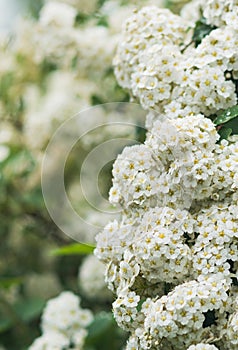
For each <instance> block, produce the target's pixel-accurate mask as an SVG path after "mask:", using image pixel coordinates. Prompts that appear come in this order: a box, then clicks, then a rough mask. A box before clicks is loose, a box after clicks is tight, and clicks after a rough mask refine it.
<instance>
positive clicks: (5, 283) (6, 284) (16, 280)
mask: <svg viewBox="0 0 238 350" xmlns="http://www.w3.org/2000/svg"><path fill="white" fill-rule="evenodd" d="M22 281H23V278H21V277H1V278H0V288H5V289H8V288H10V287H11V286H14V285H19V284H21V283H22Z"/></svg>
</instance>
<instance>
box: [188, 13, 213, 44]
mask: <svg viewBox="0 0 238 350" xmlns="http://www.w3.org/2000/svg"><path fill="white" fill-rule="evenodd" d="M215 28H216V27H214V26H211V25H209V24H206V21H205V19H204V18H201V19H200V20H199V21H197V22H196V25H195V28H194V32H193V36H192V41H193V42H194V43H195V47H197V46H198V45H199V44H200V43H201V41H202V39H203V38H205V37H206V36H207V35H208V34H210V32H211V31H212V30H213V29H215Z"/></svg>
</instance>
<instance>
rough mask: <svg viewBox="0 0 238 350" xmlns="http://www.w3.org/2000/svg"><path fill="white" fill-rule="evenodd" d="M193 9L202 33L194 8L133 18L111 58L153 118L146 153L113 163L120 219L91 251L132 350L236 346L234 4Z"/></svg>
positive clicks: (138, 150) (139, 148)
mask: <svg viewBox="0 0 238 350" xmlns="http://www.w3.org/2000/svg"><path fill="white" fill-rule="evenodd" d="M193 3H194V4H195V3H196V6H197V8H198V9H200V15H201V16H202V17H201V18H200V19H199V18H195V21H194V22H192V20H193V18H192V16H190V15H189V13H187V14H186V10H187V11H188V10H189V8H191V6H192V5H191V4H189V5H186V6H185V8H184V9H183V10H182V16H177V15H174V14H172V13H171V12H169V11H168V10H166V9H159V8H157V7H145V8H143V9H142V10H140V11H138V12H136V13H135V14H133V15H132V16H131V17H130V18H129V19H128V20H127V21H126V22H125V24H124V27H123V37H122V39H121V40H120V43H119V46H118V49H117V54H116V57H115V59H114V65H115V73H116V77H117V80H118V82H119V84H120V85H121V86H122V87H124V88H126V89H128V90H129V91H130V94H131V95H132V96H133V99H138V100H139V101H140V103H141V105H142V106H143V108H144V109H146V110H148V116H147V119H146V125H147V129H148V130H147V135H146V140H145V142H144V144H140V145H136V146H132V147H127V148H125V149H124V150H123V152H122V153H121V154H120V155H119V156H118V157H117V160H116V161H115V163H114V166H113V186H112V188H111V190H110V201H111V203H113V204H119V205H120V206H121V210H122V211H121V218H120V220H118V221H117V220H114V221H112V222H110V223H108V225H106V227H105V228H104V229H103V230H102V232H100V233H99V234H98V236H97V247H96V250H95V254H96V256H97V257H98V258H99V259H100V260H101V261H102V262H104V263H105V264H106V269H107V270H106V281H107V283H108V286H109V288H110V289H111V290H112V291H113V292H114V293H115V294H116V296H117V298H116V300H115V301H114V303H113V312H114V316H115V319H116V321H117V323H118V325H119V326H120V327H121V328H123V329H125V330H126V331H129V332H130V334H131V336H130V338H129V340H128V342H127V346H126V349H127V350H132V349H133V350H135V349H171V350H175V349H176V350H179V349H181V350H184V349H187V350H196V349H204V350H209V349H211V350H212V349H213V350H216V349H219V350H223V349H229V350H230V349H236V348H237V345H238V338H237V310H238V309H237V301H238V294H237V285H238V280H237V278H238V270H237V267H238V226H237V224H238V203H237V178H238V163H237V161H238V141H237V134H238V129H237V122H238V107H237V62H238V56H237V50H236V47H237V43H238V33H237V23H238V22H237V11H238V3H237V2H236V1H225V0H216V1H214V0H211V1H203V0H200V1H194V2H193ZM190 5H191V6H190ZM189 6H190V7H189Z"/></svg>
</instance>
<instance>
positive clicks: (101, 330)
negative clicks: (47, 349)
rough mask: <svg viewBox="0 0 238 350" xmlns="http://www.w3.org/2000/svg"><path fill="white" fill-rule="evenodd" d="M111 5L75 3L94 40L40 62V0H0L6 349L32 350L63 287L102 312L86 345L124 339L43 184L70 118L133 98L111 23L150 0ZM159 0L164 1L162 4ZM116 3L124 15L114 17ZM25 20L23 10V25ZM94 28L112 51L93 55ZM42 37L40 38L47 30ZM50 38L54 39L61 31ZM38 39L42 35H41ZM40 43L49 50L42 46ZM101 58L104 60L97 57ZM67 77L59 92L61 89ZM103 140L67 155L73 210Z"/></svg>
mask: <svg viewBox="0 0 238 350" xmlns="http://www.w3.org/2000/svg"><path fill="white" fill-rule="evenodd" d="M79 2H80V0H79ZM106 2H107V1H105V0H98V1H96V2H95V1H94V3H96V5H95V6H94V8H93V10H92V11H91V12H88V11H85V12H84V11H81V10H82V9H81V10H78V12H77V16H76V19H75V24H74V28H79V30H82V38H84V37H85V40H87V35H89V36H90V35H91V36H92V37H89V38H88V40H89V43H88V44H87V42H86V44H84V45H85V48H84V51H83V52H79V53H78V52H76V53H75V54H73V55H72V57H70V58H69V60H68V61H67V62H66V64H65V62H64V61H63V57H64V55H66V52H64V51H63V52H62V57H61V56H60V59H59V57H56V58H55V57H54V55H52V56H46V58H44V55H42V57H43V58H40V59H39V60H34V58H33V54H34V53H37V50H35V51H34V50H32V51H33V54H32V52H31V49H34V47H32V45H33V42H31V41H30V40H31V39H34V38H33V36H31V30H32V32H33V33H34V31H35V30H36V31H37V30H38V27H37V26H38V24H37V21H38V17H39V11H40V9H41V7H42V5H43V3H42V1H40V0H37V1H35V0H11V1H10V0H8V1H5V0H1V3H0V10H1V11H0V13H1V14H0V30H1V32H0V51H1V63H0V123H1V125H0V242H1V243H0V257H1V258H0V346H2V347H3V348H4V349H7V350H24V349H27V348H28V347H29V345H30V344H31V343H32V341H33V340H34V339H35V338H36V337H37V336H39V335H40V327H39V325H40V315H41V313H42V310H43V308H44V305H45V302H46V301H47V300H48V299H49V298H52V297H54V296H56V295H58V294H59V293H60V292H61V291H62V290H71V291H73V292H75V293H80V294H82V296H83V298H82V305H83V306H84V307H87V308H90V309H91V310H92V311H93V312H94V314H95V315H96V316H95V320H94V322H93V324H92V325H91V326H90V327H89V330H88V331H89V334H88V338H87V341H86V345H85V349H88V350H92V349H98V350H99V349H100V350H104V349H105V350H107V349H111V350H117V349H121V348H122V345H123V344H125V339H126V334H124V333H123V332H122V331H121V330H120V329H119V328H118V327H117V326H116V324H115V322H114V320H113V317H112V314H111V301H112V296H108V297H105V298H102V299H100V298H95V297H94V298H91V296H89V294H88V295H87V291H84V292H83V288H82V287H83V286H81V285H80V282H79V279H78V270H79V266H81V264H82V262H83V261H84V260H85V255H87V254H85V252H82V251H80V249H79V250H78V251H77V252H75V250H74V249H75V248H72V244H73V243H74V242H73V240H72V239H70V238H69V237H67V236H66V235H64V234H63V233H62V232H61V231H60V230H59V229H58V228H57V226H56V225H55V224H54V222H53V221H52V220H51V218H50V217H49V214H48V212H47V210H46V208H45V205H44V200H43V196H42V192H41V182H40V164H41V161H42V157H43V154H44V150H45V147H46V145H47V142H48V141H49V138H50V136H51V135H52V133H53V132H54V130H55V129H56V128H57V126H58V125H60V124H61V123H62V121H63V120H65V118H67V117H70V116H72V115H73V114H74V113H75V112H76V111H78V110H80V109H81V108H84V107H88V106H93V105H98V104H102V103H105V102H112V101H117V102H125V101H129V98H130V96H129V95H128V93H127V92H125V91H123V90H122V89H121V88H120V87H119V86H118V84H117V83H116V80H115V78H114V75H113V69H112V63H111V61H112V58H113V53H114V49H115V47H116V42H117V39H116V38H117V35H118V32H119V31H120V27H121V23H119V24H118V25H117V27H116V25H115V23H114V22H113V21H115V18H116V17H117V16H119V17H121V20H124V19H125V18H126V16H128V15H129V14H131V13H132V8H133V7H134V6H135V5H137V6H142V5H147V3H148V1H146V0H140V1H137V2H136V1H131V2H130V1H123V0H121V1H120V0H118V1H116V2H115V1H114V2H111V3H112V4H114V3H116V5H115V4H114V5H113V6H116V7H115V9H114V12H112V15H111V14H110V11H109V10H108V9H107V8H106V7H103V6H104V5H105V3H106ZM162 3H163V2H162V1H159V0H158V4H160V5H161V4H162ZM165 5H167V6H168V5H169V6H170V7H171V6H173V8H174V11H178V8H179V6H180V4H176V5H175V6H174V3H172V2H171V1H170V2H167V3H165ZM117 6H118V8H120V9H123V11H124V12H123V11H122V12H121V13H120V14H119V15H118V14H117V10H118V8H117ZM102 8H103V9H104V10H103V11H102ZM105 8H106V10H105ZM108 13H109V14H108ZM110 16H111V17H110ZM113 16H114V17H113ZM20 17H25V19H24V20H23V22H21V21H20ZM110 20H112V21H111V22H110ZM24 21H25V22H24ZM19 23H20V24H19ZM24 26H25V27H24ZM52 28H53V29H54V26H52ZM52 28H50V29H49V31H51V29H52ZM95 28H96V32H97V35H99V36H100V35H102V37H101V39H100V40H101V41H102V47H105V48H106V49H109V52H107V50H105V52H104V51H103V49H102V47H100V42H99V43H98V44H99V45H98V48H97V50H98V51H97V50H96V51H95V52H94V53H93V54H92V53H91V51H90V48H91V46H92V43H93V45H94V44H95V45H96V43H95V41H96V40H97V39H94V35H95V33H96V32H93V30H94V29H95ZM99 28H100V30H99ZM105 28H106V29H105ZM43 30H44V26H43V27H40V29H39V31H40V33H41V34H42V32H43ZM105 30H106V31H105ZM41 31H42V32H41ZM91 31H92V34H90V33H91ZM6 33H9V35H6ZM50 33H51V32H50ZM100 33H101V34H100ZM39 38H42V39H44V36H43V34H42V37H41V36H39ZM108 38H112V43H110V42H109V41H105V40H108ZM50 39H51V40H54V39H55V40H58V37H57V32H56V36H55V37H54V36H53V34H52V37H50ZM28 40H29V42H28ZM81 40H82V39H81ZM27 42H28V46H27V45H26V48H25V47H24V45H25V44H26V43H27ZM16 43H17V44H16ZM51 43H52V42H51V41H50V44H51ZM37 44H39V45H40V44H41V42H37V41H36V42H35V45H36V46H37ZM42 45H43V46H42V47H43V48H44V43H43V44H42ZM87 45H88V47H87ZM110 45H111V46H110ZM28 49H29V50H28ZM64 49H65V48H63V49H62V50H64ZM79 51H80V50H79ZM56 56H57V55H56ZM101 56H102V58H101ZM99 58H100V59H101V60H102V62H101V61H100V62H99V63H98V62H97V60H99ZM61 59H62V61H61ZM95 61H96V62H95ZM82 62H83V63H82ZM82 64H84V65H83V66H82V68H81V65H82ZM97 64H99V65H98V66H97ZM61 82H62V87H63V90H62V94H60V93H59V90H60V85H61ZM69 87H70V88H69ZM55 91H56V93H55ZM57 94H59V95H57ZM65 95H66V97H67V100H66V102H65V103H64V104H59V106H58V105H57V103H58V102H56V101H60V100H61V98H62V99H63V97H62V96H65ZM48 96H49V101H50V103H49V102H48V100H47V99H48ZM55 96H56V100H55ZM52 101H53V102H52ZM54 103H56V105H54ZM72 105H73V107H72V108H71V106H72ZM41 111H42V115H41ZM101 112H102V114H103V113H104V112H103V111H101ZM47 113H48V115H49V119H50V118H51V119H50V122H48V119H47V117H48V115H47ZM61 114H62V115H61ZM52 115H57V118H56V119H54V118H53V117H52ZM59 115H60V116H59ZM32 116H33V117H32ZM41 118H42V119H41ZM130 134H131V132H130ZM126 136H128V135H126ZM133 136H134V137H135V138H137V139H138V140H139V141H140V142H143V138H144V134H143V132H142V133H141V132H138V130H134V134H133ZM97 137H98V139H97ZM101 141H102V135H101V134H100V132H99V135H96V136H95V135H93V136H92V137H91V139H90V138H89V140H88V141H87V142H86V143H85V144H77V145H76V146H75V147H74V150H73V152H72V155H71V157H70V159H69V161H68V162H67V166H66V172H65V179H66V185H67V189H68V191H69V193H70V192H71V193H73V199H74V204H75V207H76V208H77V210H80V209H82V210H84V211H85V210H86V211H87V208H86V209H85V207H84V206H85V203H84V202H83V201H82V199H81V197H80V194H79V193H78V192H77V184H78V181H79V180H78V179H79V170H80V167H81V164H82V162H83V159H84V158H85V157H86V155H87V154H88V152H89V151H90V149H91V148H92V147H93V146H94V145H95V144H97V143H100V142H101ZM111 166H112V165H111V164H109V165H108V166H107V167H105V169H104V170H103V171H102V174H101V180H100V181H101V185H100V186H101V188H102V194H103V196H106V195H107V191H108V188H109V187H110V171H111ZM66 245H69V246H70V247H71V248H69V250H68V252H67V253H65V251H59V250H58V251H57V249H58V248H60V247H62V246H66ZM55 250H56V253H54V254H53V253H52V251H55ZM88 253H91V251H89V252H88ZM88 273H89V274H90V271H88ZM92 288H93V287H92ZM0 349H1V348H0Z"/></svg>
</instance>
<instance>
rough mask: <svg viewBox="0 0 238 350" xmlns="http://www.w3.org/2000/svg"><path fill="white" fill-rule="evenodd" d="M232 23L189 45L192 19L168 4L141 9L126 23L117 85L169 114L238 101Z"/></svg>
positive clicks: (208, 112) (213, 109)
mask: <svg viewBox="0 0 238 350" xmlns="http://www.w3.org/2000/svg"><path fill="white" fill-rule="evenodd" d="M211 2H212V3H214V4H217V1H211ZM211 2H206V4H209V3H211ZM200 5H201V6H202V4H201V3H200ZM204 6H205V7H206V6H207V5H204ZM234 7H235V5H234ZM204 13H205V9H204ZM212 14H213V12H212ZM228 24H229V25H227V26H225V27H221V28H218V29H216V30H213V31H211V33H210V34H209V35H207V36H206V37H205V38H204V40H202V42H201V44H200V45H198V46H197V47H196V48H193V47H191V46H189V45H188V42H189V41H190V40H191V34H190V35H189V30H188V29H189V27H190V26H191V23H190V22H187V21H185V19H183V18H181V17H179V16H175V15H173V14H172V13H169V12H168V13H167V10H164V9H158V8H151V7H148V8H144V9H142V10H141V11H139V12H138V14H135V15H133V16H132V17H130V18H129V19H128V20H127V22H126V25H125V26H124V31H123V35H124V37H123V40H122V41H121V42H120V44H119V47H118V50H117V55H116V57H115V59H114V65H115V74H116V77H117V80H118V82H119V84H120V85H121V86H123V87H125V88H128V89H130V90H131V92H132V94H133V96H135V97H137V98H138V99H139V101H140V103H141V105H142V106H143V107H144V108H145V109H148V110H149V109H153V110H156V111H157V112H159V113H160V114H164V115H165V116H166V117H168V118H176V117H184V116H186V115H189V114H197V113H203V114H205V115H206V116H209V115H211V114H213V113H215V112H216V111H217V110H220V109H226V108H228V107H231V106H233V105H235V104H236V100H237V97H236V92H235V91H236V87H235V84H234V82H233V81H231V80H228V79H227V76H226V74H225V73H227V72H231V71H232V76H233V77H235V76H236V71H237V64H238V57H237V50H236V46H237V41H238V36H237V30H236V28H234V26H232V25H231V24H230V23H228ZM187 46H189V47H188V48H187ZM229 74H230V73H229Z"/></svg>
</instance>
